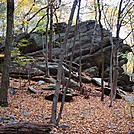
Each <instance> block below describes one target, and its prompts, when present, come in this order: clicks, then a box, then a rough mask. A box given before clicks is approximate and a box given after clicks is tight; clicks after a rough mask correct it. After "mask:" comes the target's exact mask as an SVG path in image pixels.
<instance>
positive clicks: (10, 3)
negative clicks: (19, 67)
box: [0, 0, 14, 106]
mask: <svg viewBox="0 0 134 134" xmlns="http://www.w3.org/2000/svg"><path fill="white" fill-rule="evenodd" d="M13 15H14V0H7V28H6V40H5V58H4V64H3V72H2V80H1V81H2V82H1V91H0V105H1V106H8V101H7V96H8V86H9V70H10V60H11V45H12V43H13V22H14V17H13Z"/></svg>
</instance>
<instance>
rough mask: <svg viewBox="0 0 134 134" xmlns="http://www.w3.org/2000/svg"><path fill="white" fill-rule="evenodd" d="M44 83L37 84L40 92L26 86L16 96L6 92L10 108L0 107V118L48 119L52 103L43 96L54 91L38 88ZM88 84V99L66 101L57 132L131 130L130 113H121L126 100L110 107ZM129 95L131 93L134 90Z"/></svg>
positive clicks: (84, 133) (105, 133)
mask: <svg viewBox="0 0 134 134" xmlns="http://www.w3.org/2000/svg"><path fill="white" fill-rule="evenodd" d="M34 84H36V83H34ZM34 84H33V85H34ZM16 85H19V83H16ZM46 86H48V85H47V84H45V85H39V86H36V89H37V90H39V91H42V94H38V93H37V94H32V93H30V92H29V91H28V90H27V87H28V86H27V87H25V88H23V89H22V90H20V89H16V93H15V95H13V96H10V95H9V99H8V101H9V107H7V108H0V117H9V116H10V115H12V116H14V117H15V118H16V120H15V121H18V122H24V121H30V122H38V123H47V122H49V121H50V118H51V108H52V102H51V101H48V100H45V96H46V95H47V94H48V93H50V92H53V91H44V90H41V89H42V88H45V87H46ZM88 87H91V88H92V90H91V93H90V95H89V98H88V99H84V97H83V96H82V95H79V96H75V97H74V101H73V102H67V103H65V106H64V110H63V114H62V119H61V121H60V126H62V127H60V128H57V129H55V130H54V131H55V132H56V133H58V134H76V133H79V134H89V133H90V134H113V133H118V134H123V133H124V134H125V133H127V132H128V131H129V130H134V120H132V119H130V113H129V112H127V113H125V112H124V108H125V106H126V102H125V100H123V99H122V100H115V101H114V105H113V107H109V97H108V96H105V99H104V102H101V101H100V96H101V92H98V91H96V90H94V89H95V88H96V87H95V86H94V85H87V88H88ZM131 95H132V96H134V93H132V94H131ZM59 107H60V103H58V109H59ZM1 125H2V124H1ZM63 127H64V128H63Z"/></svg>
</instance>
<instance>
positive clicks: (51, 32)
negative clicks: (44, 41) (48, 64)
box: [48, 0, 53, 59]
mask: <svg viewBox="0 0 134 134" xmlns="http://www.w3.org/2000/svg"><path fill="white" fill-rule="evenodd" d="M49 10H50V35H49V53H48V57H49V59H52V36H53V0H50V6H49Z"/></svg>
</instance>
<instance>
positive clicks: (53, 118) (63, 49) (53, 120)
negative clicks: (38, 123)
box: [50, 0, 78, 125]
mask: <svg viewBox="0 0 134 134" xmlns="http://www.w3.org/2000/svg"><path fill="white" fill-rule="evenodd" d="M77 3H78V1H77V0H75V1H74V3H73V7H72V10H71V13H70V18H69V21H68V26H67V29H66V32H65V38H64V41H63V43H62V46H61V53H60V59H59V64H58V73H57V81H56V90H55V94H54V97H53V105H52V115H51V121H50V122H51V123H53V124H55V125H56V124H57V122H56V114H57V103H58V97H59V90H60V85H61V77H62V72H63V67H62V64H63V61H64V56H65V54H66V44H67V40H68V36H69V31H70V27H71V25H72V20H73V16H74V12H75V8H76V5H77Z"/></svg>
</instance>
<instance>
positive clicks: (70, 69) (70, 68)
mask: <svg viewBox="0 0 134 134" xmlns="http://www.w3.org/2000/svg"><path fill="white" fill-rule="evenodd" d="M80 5H81V0H79V6H78V13H77V18H76V25H75V33H74V40H73V48H72V55H71V58H70V63H69V79H68V80H67V84H66V88H65V90H64V94H63V98H62V103H61V107H60V112H59V114H58V118H57V125H58V124H59V122H60V119H61V115H62V111H63V107H64V103H65V97H66V92H67V89H68V86H69V82H70V79H71V72H72V62H73V56H74V50H75V41H76V35H77V32H78V21H79V12H80ZM75 8H76V6H75Z"/></svg>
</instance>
